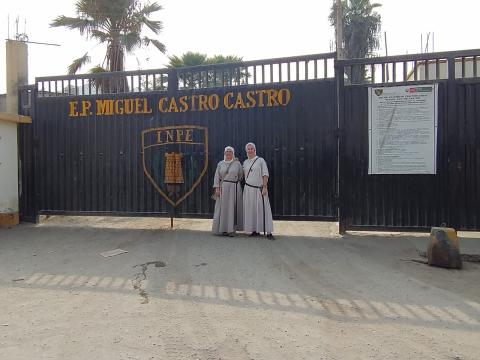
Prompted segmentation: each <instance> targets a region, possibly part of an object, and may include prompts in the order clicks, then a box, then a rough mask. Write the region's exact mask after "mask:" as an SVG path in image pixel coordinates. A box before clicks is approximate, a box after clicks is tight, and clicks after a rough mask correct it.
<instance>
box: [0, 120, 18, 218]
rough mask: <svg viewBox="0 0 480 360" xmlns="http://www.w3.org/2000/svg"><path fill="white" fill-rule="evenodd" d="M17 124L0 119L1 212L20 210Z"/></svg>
mask: <svg viewBox="0 0 480 360" xmlns="http://www.w3.org/2000/svg"><path fill="white" fill-rule="evenodd" d="M17 126H18V124H17V123H14V122H8V121H0V213H16V212H18V149H17Z"/></svg>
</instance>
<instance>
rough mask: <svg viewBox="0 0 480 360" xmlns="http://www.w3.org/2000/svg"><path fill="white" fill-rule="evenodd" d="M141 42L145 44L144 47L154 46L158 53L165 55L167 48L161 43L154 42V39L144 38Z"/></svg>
mask: <svg viewBox="0 0 480 360" xmlns="http://www.w3.org/2000/svg"><path fill="white" fill-rule="evenodd" d="M143 42H144V43H145V45H147V46H148V45H150V44H152V45H153V46H155V47H156V48H157V49H158V50H160V52H162V53H163V54H165V53H166V52H167V48H166V46H165V45H164V44H163V43H161V42H160V41H158V40H156V39H151V38H149V37H146V36H145V37H144V38H143Z"/></svg>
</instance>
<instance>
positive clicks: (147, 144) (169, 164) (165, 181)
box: [142, 125, 208, 207]
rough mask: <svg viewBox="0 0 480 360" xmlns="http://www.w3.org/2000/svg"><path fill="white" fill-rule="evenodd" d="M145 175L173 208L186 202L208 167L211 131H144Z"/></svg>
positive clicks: (187, 128)
mask: <svg viewBox="0 0 480 360" xmlns="http://www.w3.org/2000/svg"><path fill="white" fill-rule="evenodd" d="M142 158H143V171H144V173H145V176H146V177H147V178H148V179H149V180H150V182H151V183H152V185H153V186H154V187H155V189H156V190H157V191H158V192H159V193H160V195H162V196H163V197H164V198H165V200H167V201H168V202H169V203H170V204H171V205H172V206H173V207H176V206H177V205H178V204H180V203H181V202H182V201H183V200H185V199H186V198H187V197H188V196H189V195H190V194H191V193H192V192H193V190H194V189H195V188H196V187H197V185H198V184H199V183H200V181H201V180H202V178H203V176H204V175H205V173H206V171H207V167H208V129H207V128H206V127H203V126H196V125H181V126H166V127H160V128H154V129H147V130H143V131H142Z"/></svg>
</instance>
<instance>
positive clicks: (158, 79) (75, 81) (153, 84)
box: [36, 69, 168, 97]
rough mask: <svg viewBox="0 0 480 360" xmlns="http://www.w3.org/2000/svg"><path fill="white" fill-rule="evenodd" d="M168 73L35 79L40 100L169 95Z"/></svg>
mask: <svg viewBox="0 0 480 360" xmlns="http://www.w3.org/2000/svg"><path fill="white" fill-rule="evenodd" d="M167 87H168V69H158V70H140V71H119V72H105V73H97V74H80V75H63V76H49V77H39V78H36V88H37V93H38V96H39V97H57V96H79V95H98V94H118V93H131V92H146V91H155V90H156V91H166V90H167Z"/></svg>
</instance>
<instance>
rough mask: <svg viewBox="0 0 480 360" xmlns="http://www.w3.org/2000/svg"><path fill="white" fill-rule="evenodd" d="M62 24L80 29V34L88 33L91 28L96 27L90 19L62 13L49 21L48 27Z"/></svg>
mask: <svg viewBox="0 0 480 360" xmlns="http://www.w3.org/2000/svg"><path fill="white" fill-rule="evenodd" d="M62 26H63V27H66V28H69V29H73V30H75V29H77V30H78V31H80V35H83V34H84V33H85V32H87V34H88V33H89V32H90V31H91V30H92V29H95V28H96V25H95V22H94V21H93V20H91V19H84V18H73V17H68V16H64V15H61V16H58V17H57V18H55V19H54V20H53V21H52V22H51V23H50V27H62Z"/></svg>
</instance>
